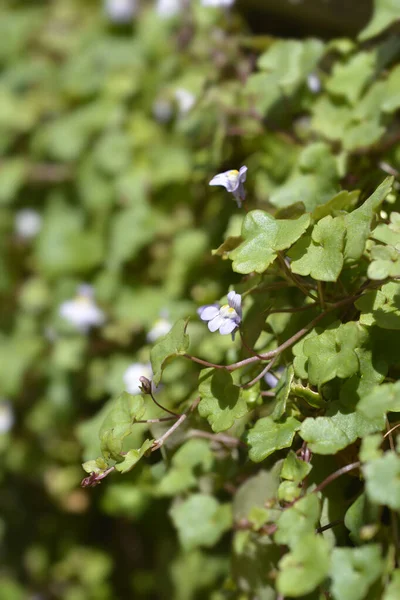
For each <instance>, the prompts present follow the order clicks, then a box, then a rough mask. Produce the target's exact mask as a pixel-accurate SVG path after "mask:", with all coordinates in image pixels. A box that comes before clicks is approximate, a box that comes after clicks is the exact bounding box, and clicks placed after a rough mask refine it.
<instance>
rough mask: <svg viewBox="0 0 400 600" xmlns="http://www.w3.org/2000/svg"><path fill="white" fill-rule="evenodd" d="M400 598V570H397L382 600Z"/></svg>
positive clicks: (396, 599)
mask: <svg viewBox="0 0 400 600" xmlns="http://www.w3.org/2000/svg"><path fill="white" fill-rule="evenodd" d="M398 598H400V569H395V570H394V571H393V573H392V579H391V580H390V583H389V585H388V587H387V588H386V591H385V593H384V595H383V597H382V600H398Z"/></svg>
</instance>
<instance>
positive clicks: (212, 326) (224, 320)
mask: <svg viewBox="0 0 400 600" xmlns="http://www.w3.org/2000/svg"><path fill="white" fill-rule="evenodd" d="M197 313H198V315H199V316H200V319H201V320H202V321H208V329H209V330H210V331H211V332H214V331H219V332H220V334H221V335H227V334H229V333H231V334H232V339H234V336H235V332H236V330H237V329H238V327H239V325H240V323H241V321H242V297H241V295H240V294H237V293H236V292H234V291H232V292H229V294H228V304H224V305H223V306H220V305H219V304H211V305H208V306H201V307H200V308H199V309H198V311H197Z"/></svg>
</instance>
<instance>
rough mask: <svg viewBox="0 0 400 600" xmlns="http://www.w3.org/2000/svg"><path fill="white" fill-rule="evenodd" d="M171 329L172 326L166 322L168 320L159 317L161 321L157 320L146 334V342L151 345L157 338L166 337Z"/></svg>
mask: <svg viewBox="0 0 400 600" xmlns="http://www.w3.org/2000/svg"><path fill="white" fill-rule="evenodd" d="M171 328H172V324H171V323H170V322H169V321H168V319H165V318H164V317H161V319H158V320H157V321H156V322H155V323H154V325H153V327H152V328H151V329H150V331H149V332H148V334H147V336H146V340H147V341H148V342H151V343H153V342H155V341H156V340H158V338H160V337H162V336H163V335H166V334H167V333H168V332H169V331H171Z"/></svg>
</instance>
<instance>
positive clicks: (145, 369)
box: [122, 363, 153, 396]
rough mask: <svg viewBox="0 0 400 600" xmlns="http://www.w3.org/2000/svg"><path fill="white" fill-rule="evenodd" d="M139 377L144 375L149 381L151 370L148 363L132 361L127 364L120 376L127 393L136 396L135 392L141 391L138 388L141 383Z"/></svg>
mask: <svg viewBox="0 0 400 600" xmlns="http://www.w3.org/2000/svg"><path fill="white" fill-rule="evenodd" d="M141 377H146V378H147V379H149V380H150V381H151V379H152V377H153V372H152V370H151V365H150V363H132V364H131V365H129V367H128V368H127V369H126V371H125V373H124V374H123V376H122V379H123V380H124V384H125V390H126V391H127V392H128V394H132V395H133V396H136V395H137V394H141V393H142V391H141V389H140V386H141V385H142V384H141V382H140V378H141Z"/></svg>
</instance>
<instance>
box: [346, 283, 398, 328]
mask: <svg viewBox="0 0 400 600" xmlns="http://www.w3.org/2000/svg"><path fill="white" fill-rule="evenodd" d="M399 296H400V284H399V283H397V282H394V281H393V282H389V283H386V284H385V285H383V286H382V287H381V289H380V290H370V291H367V292H366V293H365V294H363V295H362V296H361V298H359V299H358V300H357V301H356V302H355V305H356V307H357V308H358V309H359V310H360V311H361V316H360V323H361V324H362V325H368V326H371V325H378V327H381V328H382V329H394V330H398V329H400V304H399Z"/></svg>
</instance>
